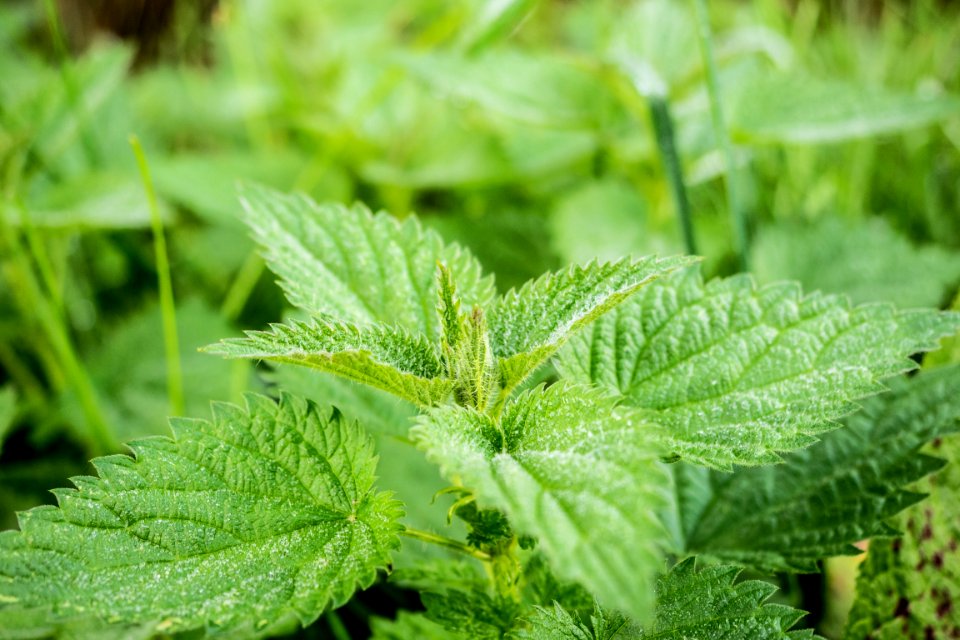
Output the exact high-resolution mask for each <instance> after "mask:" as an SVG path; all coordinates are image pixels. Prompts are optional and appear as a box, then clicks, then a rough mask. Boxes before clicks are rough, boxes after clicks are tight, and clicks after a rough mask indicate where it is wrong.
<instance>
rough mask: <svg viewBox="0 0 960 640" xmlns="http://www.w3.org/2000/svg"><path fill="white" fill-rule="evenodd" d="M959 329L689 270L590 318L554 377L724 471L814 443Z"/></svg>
mask: <svg viewBox="0 0 960 640" xmlns="http://www.w3.org/2000/svg"><path fill="white" fill-rule="evenodd" d="M958 328H960V314H951V313H941V312H936V311H932V310H931V311H928V310H918V311H896V310H894V309H893V308H892V307H889V306H885V305H864V306H860V307H855V308H850V306H849V304H848V303H847V302H846V300H845V299H844V298H840V297H836V296H827V295H822V294H819V293H814V294H812V295H808V296H802V295H801V292H800V289H799V287H797V286H796V285H794V284H790V283H781V284H774V285H768V286H765V287H760V288H758V287H756V286H755V285H754V283H753V281H752V280H751V279H749V278H747V277H734V278H729V279H726V280H713V281H711V282H709V283H707V284H704V283H703V281H702V279H701V277H700V275H699V273H698V272H697V271H696V270H687V271H684V272H681V273H677V274H673V275H671V276H668V277H666V278H663V279H661V280H658V281H657V282H654V283H652V284H650V285H649V286H647V287H645V288H644V289H642V290H640V291H639V292H638V293H637V294H636V295H634V296H633V297H631V298H630V299H629V300H627V301H626V302H625V303H624V304H623V305H621V306H620V307H618V308H617V309H615V310H613V311H612V312H610V313H609V314H607V315H606V316H604V317H602V318H600V319H599V320H597V322H595V323H594V325H593V327H592V330H590V331H586V332H583V333H581V334H580V335H578V336H577V337H575V338H574V339H573V341H572V342H571V344H570V345H569V348H568V349H566V350H565V351H564V352H563V354H562V355H561V360H560V363H559V367H558V368H559V370H560V372H561V375H562V376H563V377H565V378H568V379H570V380H573V381H575V382H579V383H586V384H590V383H592V384H596V385H599V386H601V387H602V388H606V389H609V390H611V391H612V392H614V393H615V394H617V395H619V396H620V397H621V398H622V400H623V402H625V403H626V404H628V405H630V406H634V407H639V408H642V409H647V410H649V415H648V419H649V420H651V421H652V422H655V423H657V424H659V425H660V426H661V428H662V434H663V437H664V438H665V440H666V441H667V442H668V443H669V447H670V448H671V449H672V450H673V451H674V452H675V453H676V454H678V455H680V456H681V457H683V458H685V459H687V460H690V461H692V462H695V463H699V464H703V465H706V466H711V467H715V468H719V469H731V468H732V467H733V465H735V464H739V465H758V464H769V463H774V462H778V461H780V456H779V454H778V452H782V451H789V450H793V449H798V448H801V447H805V446H808V445H809V444H811V443H813V442H815V438H814V436H815V435H816V434H819V433H822V432H824V431H828V430H830V429H832V428H834V427H835V426H836V424H835V422H834V421H835V420H837V419H838V418H840V417H842V416H843V415H845V414H847V413H849V412H850V411H851V410H852V409H853V408H855V404H854V403H855V401H856V400H858V399H860V398H863V397H865V396H868V395H871V394H874V393H877V392H878V391H881V390H883V388H884V387H883V386H882V385H881V384H880V381H881V380H882V379H884V378H887V377H890V376H893V375H895V374H898V373H901V372H903V371H907V370H909V369H912V368H915V366H916V364H915V363H914V362H913V361H911V360H909V359H908V356H909V355H911V354H913V353H917V352H919V351H925V350H930V349H933V348H936V346H937V340H938V338H940V337H942V336H945V335H950V334H952V333H955V332H956V331H957V330H958Z"/></svg>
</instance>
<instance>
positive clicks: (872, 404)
mask: <svg viewBox="0 0 960 640" xmlns="http://www.w3.org/2000/svg"><path fill="white" fill-rule="evenodd" d="M895 383H896V384H894V385H893V390H892V391H891V392H889V393H885V394H882V395H880V396H877V397H875V398H871V399H870V400H869V401H868V402H867V403H866V404H865V405H864V408H863V410H862V411H860V412H859V413H857V414H854V415H853V416H851V417H849V418H848V419H847V420H846V427H845V428H844V429H839V430H837V431H834V432H831V433H829V434H827V435H826V436H824V438H823V441H822V442H819V443H817V444H816V445H814V446H812V447H810V448H809V449H805V450H803V451H798V452H794V453H791V454H789V455H787V456H786V460H785V463H784V464H781V465H775V466H771V467H763V468H753V469H740V470H738V471H737V472H736V473H734V474H732V475H731V474H724V473H718V472H711V471H709V470H706V469H703V468H702V467H688V466H685V465H684V466H678V467H675V469H676V473H675V478H676V480H677V489H678V490H677V494H678V500H679V502H680V504H679V505H678V511H679V514H680V515H679V518H680V522H681V524H680V526H681V528H682V531H681V532H680V536H681V538H682V543H681V546H682V548H684V549H685V550H686V551H687V552H690V553H708V554H710V555H712V556H715V557H720V558H723V559H726V560H732V561H735V562H739V563H744V564H747V565H750V566H753V567H762V568H765V569H771V570H778V571H782V570H792V571H811V572H812V571H816V570H817V569H816V562H817V560H819V559H820V558H824V557H828V556H834V555H839V554H857V553H860V551H859V550H858V549H856V548H855V547H853V546H852V544H853V543H854V542H857V541H859V540H863V539H865V538H870V537H873V536H881V535H885V534H888V533H889V532H890V529H889V527H888V526H887V525H886V524H885V521H886V520H887V519H888V518H890V517H892V516H894V515H895V514H896V513H898V512H899V511H901V510H902V509H904V508H905V507H907V506H909V505H910V504H912V503H914V502H916V501H917V500H919V499H920V498H921V497H922V496H921V494H917V493H914V492H912V491H908V490H907V489H906V488H905V487H907V486H908V485H909V484H911V483H913V482H916V481H917V480H919V479H920V478H922V477H923V476H925V475H927V474H929V473H931V472H932V471H934V470H936V469H938V468H939V467H940V466H941V465H942V461H941V460H938V459H936V458H931V457H930V456H926V455H923V454H921V453H920V448H921V447H922V446H923V445H924V444H925V443H927V442H929V441H930V440H933V439H934V438H937V437H940V436H943V435H945V434H947V433H951V432H954V431H958V430H960V395H958V394H957V390H958V389H960V366H953V367H950V368H945V369H940V370H934V371H932V372H929V373H928V372H924V373H921V374H920V375H917V376H914V377H913V378H911V379H910V380H909V381H907V380H896V381H895Z"/></svg>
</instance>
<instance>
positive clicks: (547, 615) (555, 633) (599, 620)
mask: <svg viewBox="0 0 960 640" xmlns="http://www.w3.org/2000/svg"><path fill="white" fill-rule="evenodd" d="M510 637H511V638H516V639H517V640H614V639H620V640H630V639H631V638H639V637H642V631H641V630H640V628H639V627H637V626H635V625H634V624H633V623H631V622H630V621H628V620H627V619H626V618H624V617H623V616H621V615H620V614H618V613H616V612H608V611H604V610H602V609H601V608H600V607H596V608H595V609H594V612H593V615H592V616H590V624H589V625H587V624H585V623H584V622H582V621H581V620H580V616H579V615H577V614H576V613H573V614H571V613H569V612H568V611H567V610H566V609H564V608H563V607H562V606H560V604H558V603H554V605H553V607H552V608H549V609H548V608H545V607H537V610H536V612H535V613H534V614H533V615H531V616H530V617H529V618H528V619H527V627H526V628H524V629H520V630H518V631H516V632H514V633H513V634H511V636H510Z"/></svg>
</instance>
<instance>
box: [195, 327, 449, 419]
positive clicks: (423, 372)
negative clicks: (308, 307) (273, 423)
mask: <svg viewBox="0 0 960 640" xmlns="http://www.w3.org/2000/svg"><path fill="white" fill-rule="evenodd" d="M206 350H207V351H210V352H212V353H216V354H219V355H223V356H227V357H230V358H256V359H262V360H272V361H275V362H285V363H292V364H300V365H305V366H308V367H312V368H314V369H320V370H321V371H329V372H331V373H334V374H336V375H339V376H342V377H344V378H348V379H350V380H353V381H355V382H360V383H363V384H367V385H370V386H372V387H376V388H378V389H383V390H384V391H388V392H390V393H392V394H394V395H395V396H397V397H400V398H403V399H404V400H408V401H410V402H413V403H415V404H418V405H424V406H429V405H433V404H437V403H438V402H440V401H442V400H443V399H445V398H446V397H447V396H448V395H450V391H451V388H452V385H451V383H450V382H449V381H447V380H446V379H444V378H442V377H441V375H442V374H443V369H442V365H441V362H440V357H439V355H438V354H437V353H436V351H435V350H434V348H433V347H432V346H431V345H430V344H429V343H428V342H427V341H426V340H425V339H424V338H423V337H422V336H411V335H409V334H407V333H405V332H404V331H402V330H400V329H396V328H392V327H388V326H385V325H375V326H366V327H362V328H361V327H357V326H354V325H351V324H347V323H343V322H338V323H334V322H329V321H327V320H323V319H314V320H312V321H310V322H298V321H293V322H290V323H289V324H274V325H271V330H270V331H248V332H247V337H246V338H233V339H227V340H223V341H221V342H220V344H217V345H213V346H211V347H207V349H206Z"/></svg>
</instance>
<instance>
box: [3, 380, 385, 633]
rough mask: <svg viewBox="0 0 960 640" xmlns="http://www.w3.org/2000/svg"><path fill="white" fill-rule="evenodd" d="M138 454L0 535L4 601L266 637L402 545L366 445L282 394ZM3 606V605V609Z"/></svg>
mask: <svg viewBox="0 0 960 640" xmlns="http://www.w3.org/2000/svg"><path fill="white" fill-rule="evenodd" d="M171 426H172V429H173V438H172V439H168V438H151V439H146V440H141V441H138V442H134V443H132V444H131V445H130V446H131V448H132V449H133V451H134V453H135V455H136V459H135V460H134V459H131V458H129V457H127V456H109V457H106V458H99V459H97V460H95V461H94V466H95V467H96V468H97V470H98V471H99V474H100V477H99V478H93V477H78V478H74V480H73V482H74V484H75V485H76V486H77V489H64V490H58V491H57V492H56V495H57V498H58V500H59V503H60V507H59V508H55V507H38V508H36V509H32V510H30V511H27V512H24V513H22V514H20V528H21V531H19V532H17V531H7V532H4V533H2V534H0V606H3V605H6V606H7V607H10V609H9V610H10V611H12V612H13V613H14V614H15V615H16V612H17V611H23V610H29V609H30V608H36V607H43V606H49V607H52V610H53V612H54V614H55V615H56V616H58V617H63V618H70V617H72V616H76V615H81V614H82V615H83V616H95V617H98V618H100V619H102V620H103V621H105V622H113V621H121V620H122V621H123V622H125V623H151V624H152V625H153V627H152V628H153V629H154V631H156V632H175V631H179V630H185V629H192V628H198V627H204V626H205V627H207V628H209V629H211V630H217V631H226V630H231V631H240V632H254V631H259V632H261V633H266V632H267V631H269V628H270V626H271V625H275V624H276V623H278V621H284V620H290V619H295V620H299V621H300V622H301V623H303V624H307V623H309V622H311V621H313V620H315V619H316V618H317V617H318V616H319V615H320V613H321V612H322V611H323V610H324V609H326V608H327V607H330V606H338V605H340V604H342V603H343V602H345V601H346V600H347V599H348V598H349V597H350V596H351V595H352V594H353V593H354V591H355V590H356V589H357V588H359V587H362V586H365V585H368V584H370V583H371V582H372V581H373V579H374V577H375V576H376V571H377V569H378V568H382V567H385V566H386V565H387V564H388V563H389V561H390V550H391V549H392V548H394V547H396V546H397V545H398V538H397V533H398V529H399V525H398V524H396V521H397V519H398V518H399V516H400V515H401V510H400V507H399V504H398V503H397V502H396V501H394V500H392V499H391V498H390V496H389V495H388V494H385V493H377V492H376V491H375V490H374V489H373V482H374V471H375V465H376V458H375V457H374V456H373V453H372V451H373V442H372V440H371V439H370V438H369V437H368V436H366V435H365V434H364V433H363V432H362V430H361V429H360V428H359V426H357V425H356V424H352V423H347V422H346V421H345V420H343V419H341V418H340V416H339V414H338V413H336V412H335V411H332V410H329V409H323V408H320V407H318V406H317V405H314V404H312V403H309V402H307V401H305V400H302V399H299V398H295V397H292V396H289V395H284V396H283V397H281V400H280V403H279V404H277V403H275V402H273V401H272V400H270V399H268V398H265V397H262V396H253V395H251V396H248V397H247V407H246V408H245V409H244V408H240V407H236V406H233V405H226V404H217V405H215V406H214V418H213V421H211V422H207V421H203V420H189V419H175V420H173V421H171ZM7 611H8V610H6V609H5V610H3V612H2V615H4V616H6V615H7Z"/></svg>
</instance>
